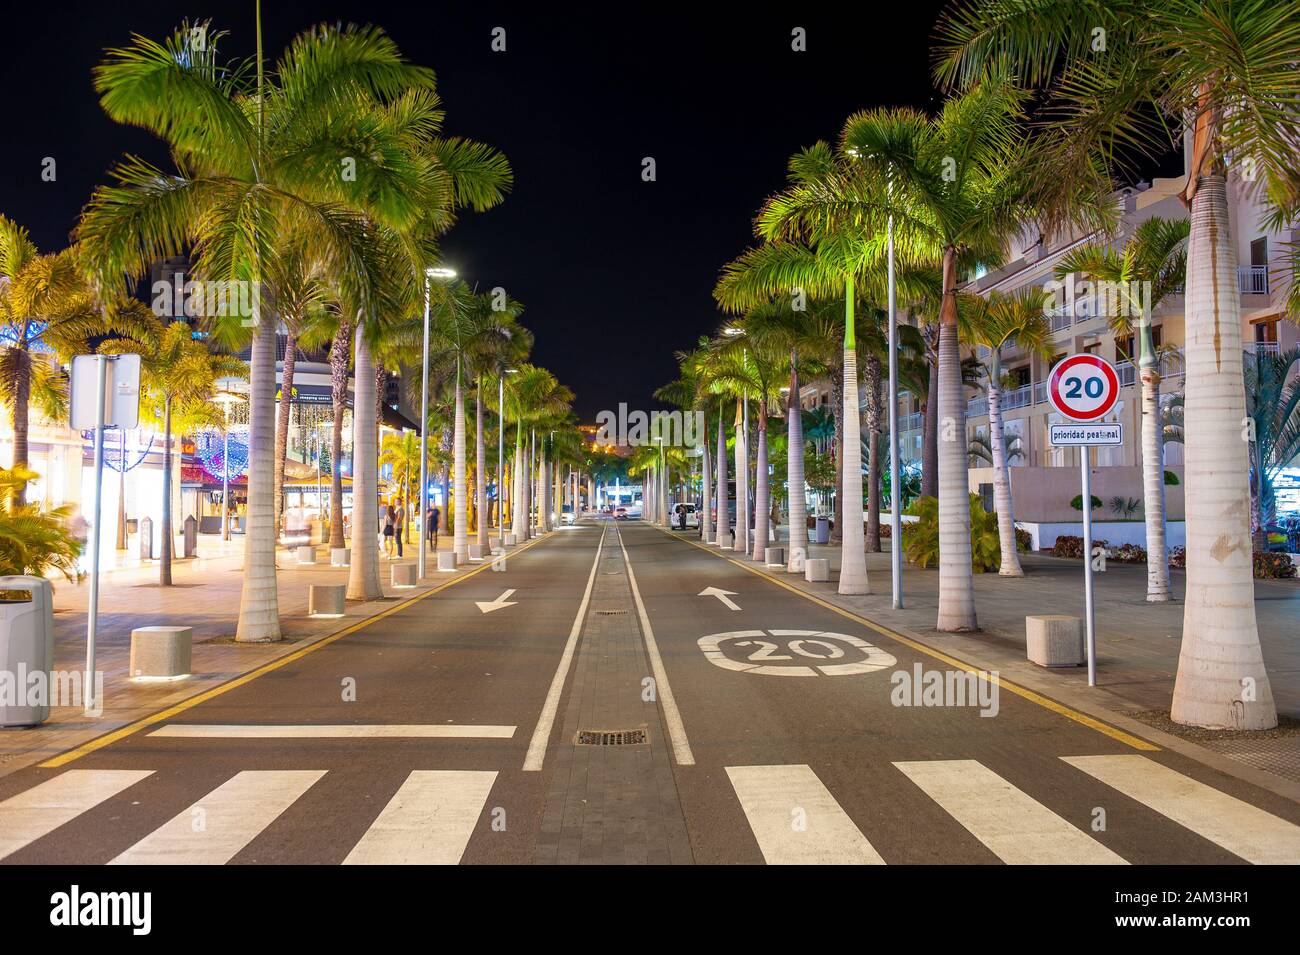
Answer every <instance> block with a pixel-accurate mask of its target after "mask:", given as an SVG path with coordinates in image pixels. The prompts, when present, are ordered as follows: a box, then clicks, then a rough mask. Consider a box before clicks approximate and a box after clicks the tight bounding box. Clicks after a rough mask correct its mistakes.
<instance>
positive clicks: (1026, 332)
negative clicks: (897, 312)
mask: <svg viewBox="0 0 1300 955" xmlns="http://www.w3.org/2000/svg"><path fill="white" fill-rule="evenodd" d="M958 321H959V322H960V323H961V326H962V333H963V337H964V338H966V340H967V341H969V342H971V343H973V344H975V345H983V346H984V347H985V348H987V349H988V350H989V360H988V369H987V380H988V400H989V438H988V443H989V452H990V456H991V458H992V461H993V507H994V509H995V510H996V511H997V515H998V542H999V545H1000V547H1001V550H1002V557H1001V565H1000V566H999V567H998V575H999V576H1000V577H1023V576H1024V575H1025V572H1024V570H1022V569H1021V567H1020V557H1019V555H1018V554H1017V553H1016V515H1015V510H1014V507H1013V504H1012V500H1011V474H1010V471H1009V470H1008V468H1007V462H1008V456H1007V446H1006V437H1005V435H1004V433H1003V424H1002V349H1004V348H1006V347H1007V346H1008V345H1011V344H1012V343H1013V342H1014V344H1015V346H1016V347H1017V348H1020V349H1021V350H1023V351H1026V352H1028V353H1029V354H1031V355H1038V356H1041V357H1044V358H1045V357H1048V356H1050V354H1051V350H1052V349H1051V343H1052V327H1051V325H1050V323H1049V322H1048V321H1047V319H1046V318H1045V317H1044V316H1043V303H1042V299H1041V298H1040V297H1039V296H1038V295H1037V294H1036V293H1033V292H1030V293H1022V294H1019V295H1004V294H1002V293H1000V292H990V293H989V295H988V297H987V298H984V297H981V296H979V295H963V296H959V299H958ZM968 453H969V450H968Z"/></svg>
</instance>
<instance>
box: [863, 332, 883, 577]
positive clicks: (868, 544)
mask: <svg viewBox="0 0 1300 955" xmlns="http://www.w3.org/2000/svg"><path fill="white" fill-rule="evenodd" d="M866 365H867V370H866V374H865V375H864V376H863V383H864V384H865V385H866V389H867V531H866V541H865V548H866V551H867V553H869V554H879V553H880V405H881V395H880V378H881V375H880V359H879V358H877V357H876V356H875V355H874V354H869V355H867V361H866Z"/></svg>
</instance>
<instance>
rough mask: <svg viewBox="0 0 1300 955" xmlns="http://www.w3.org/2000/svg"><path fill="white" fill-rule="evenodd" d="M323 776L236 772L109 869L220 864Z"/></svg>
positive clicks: (316, 771) (318, 771)
mask: <svg viewBox="0 0 1300 955" xmlns="http://www.w3.org/2000/svg"><path fill="white" fill-rule="evenodd" d="M324 775H325V770H323V769H306V770H246V771H244V772H241V773H238V774H236V775H235V776H233V777H231V778H230V779H228V780H226V782H224V783H222V784H221V785H220V786H218V787H217V788H216V789H214V790H212V792H210V793H208V794H207V795H206V796H204V797H203V798H202V799H200V800H199V801H198V802H196V803H194V805H192V806H190V807H189V808H188V809H186V810H185V811H184V812H181V813H179V814H178V815H176V816H174V817H173V818H172V819H171V820H170V821H169V822H166V823H164V824H163V825H162V826H161V827H159V828H158V829H155V830H154V831H153V832H151V833H150V834H149V835H147V836H145V837H144V838H143V839H141V840H140V841H139V842H137V843H136V844H135V845H133V846H132V847H131V848H129V849H127V850H126V851H125V852H123V853H122V854H121V855H119V856H118V857H117V858H116V859H114V860H113V861H112V862H111V863H110V865H224V864H225V863H227V862H229V861H230V860H231V859H232V858H233V857H234V856H235V854H236V853H237V852H239V850H240V849H242V848H244V846H246V845H248V844H249V843H250V842H252V841H253V839H254V838H255V837H256V836H257V834H258V833H260V832H261V831H262V830H263V829H265V828H266V827H267V826H269V825H270V824H271V823H272V822H274V821H275V819H276V818H277V817H278V816H279V815H280V813H282V812H284V811H285V810H286V809H288V808H289V807H290V806H291V805H293V803H294V801H295V800H297V799H298V797H300V796H301V795H302V794H303V793H305V792H306V791H307V790H308V789H310V788H311V787H312V785H313V784H315V782H316V781H317V780H318V779H320V778H321V777H322V776H324Z"/></svg>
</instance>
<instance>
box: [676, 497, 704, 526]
mask: <svg viewBox="0 0 1300 955" xmlns="http://www.w3.org/2000/svg"><path fill="white" fill-rule="evenodd" d="M683 517H684V518H685V523H684V524H683ZM683 526H685V527H699V526H700V514H699V511H697V510H696V509H695V504H694V503H693V502H691V501H687V502H686V503H682V504H675V505H673V527H678V528H680V527H683Z"/></svg>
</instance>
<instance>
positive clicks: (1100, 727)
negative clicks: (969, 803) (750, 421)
mask: <svg viewBox="0 0 1300 955" xmlns="http://www.w3.org/2000/svg"><path fill="white" fill-rule="evenodd" d="M648 526H650V527H654V525H653V524H651V525H648ZM655 530H657V531H662V532H663V533H665V534H667V535H668V536H669V537H672V538H674V539H676V540H679V541H682V542H683V543H686V544H690V545H691V546H692V547H698V548H699V549H700V550H702V551H704V552H706V553H709V554H712V555H713V556H715V557H718V558H721V559H722V560H725V561H727V562H728V563H731V564H735V565H736V566H737V567H740V568H742V569H744V570H747V571H749V572H750V573H752V574H756V575H757V576H759V577H762V578H763V579H764V580H768V581H771V582H772V583H774V584H776V585H777V586H778V587H784V588H785V589H786V590H788V591H790V592H791V593H794V594H798V595H799V596H800V597H803V598H805V599H807V600H811V601H812V602H813V603H815V604H817V605H818V606H820V607H825V608H826V609H827V610H830V611H833V612H835V613H837V614H839V615H840V616H841V617H847V618H848V619H849V620H852V621H854V622H855V623H859V624H861V625H862V626H864V627H866V628H867V629H869V630H874V631H875V632H876V633H878V634H880V635H881V636H884V637H888V638H889V639H891V640H894V641H896V642H898V643H901V644H903V645H904V646H907V647H910V648H912V649H913V650H915V651H916V652H917V653H923V654H925V655H926V656H928V657H932V658H934V659H936V660H941V661H943V662H944V663H946V664H948V665H949V666H951V667H955V668H957V669H959V670H965V671H966V672H967V673H974V674H975V675H976V676H978V677H980V678H981V679H983V680H986V681H987V682H989V683H996V684H997V685H998V686H999V687H1000V688H1002V689H1004V690H1008V691H1009V692H1011V693H1014V694H1015V695H1016V696H1019V697H1022V698H1023V699H1026V700H1029V702H1031V703H1037V704H1038V705H1039V706H1041V707H1043V708H1044V709H1048V710H1051V711H1052V712H1053V713H1059V714H1060V715H1061V716H1064V717H1065V718H1066V719H1070V720H1074V722H1076V723H1080V724H1082V725H1083V726H1087V727H1089V728H1090V729H1094V730H1096V731H1097V732H1098V733H1103V734H1105V735H1106V736H1109V737H1110V738H1111V739H1115V740H1118V741H1119V742H1121V743H1124V744H1126V745H1128V746H1132V747H1133V748H1134V749H1140V750H1143V751H1144V752H1159V751H1160V747H1159V746H1156V745H1155V744H1154V743H1148V742H1147V741H1146V740H1144V739H1141V738H1140V737H1137V736H1134V735H1132V734H1131V733H1126V732H1124V731H1123V730H1121V729H1116V728H1115V727H1114V726H1110V725H1108V724H1106V723H1103V722H1102V721H1101V720H1099V719H1096V718H1094V717H1091V716H1089V715H1088V714H1087V713H1081V712H1079V711H1078V710H1076V709H1073V708H1071V707H1069V706H1066V705H1065V704H1064V703H1058V702H1057V701H1056V700H1053V699H1050V698H1049V697H1046V696H1043V695H1042V694H1041V693H1036V692H1034V691H1033V690H1031V689H1029V688H1028V687H1023V686H1020V685H1019V684H1016V683H1012V682H1010V681H1009V680H1005V679H1003V678H1002V677H1001V676H993V675H991V674H990V673H989V672H988V671H986V670H982V669H980V668H979V667H974V666H971V665H970V664H969V663H966V662H965V661H962V660H958V659H957V658H956V657H953V656H949V655H948V654H946V653H944V652H943V651H941V650H935V649H934V648H933V647H928V646H926V645H925V644H923V643H919V642H918V641H916V640H913V639H912V638H911V637H905V636H903V634H901V633H898V632H897V631H895V630H891V629H889V628H888V627H886V626H884V625H883V624H879V623H876V622H875V621H874V620H869V619H868V618H866V617H863V616H861V615H859V614H856V613H854V612H853V611H852V610H845V609H844V608H843V607H839V606H836V605H835V604H833V603H831V602H830V601H829V600H824V599H822V598H821V597H818V596H817V595H816V594H812V593H809V592H808V591H806V590H802V589H800V588H799V587H796V586H794V585H793V584H791V583H788V582H787V581H784V580H781V579H780V578H779V577H776V576H774V575H772V574H769V573H767V572H766V571H764V570H760V569H759V568H757V567H751V566H749V565H748V564H745V563H742V562H740V561H738V560H735V559H733V558H731V557H727V556H726V555H725V554H723V553H721V552H720V551H718V550H715V549H714V548H713V547H711V546H709V545H708V544H701V543H699V542H698V541H693V540H690V539H689V538H686V537H682V536H680V535H678V534H675V533H673V532H672V531H668V530H664V528H662V527H655Z"/></svg>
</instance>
